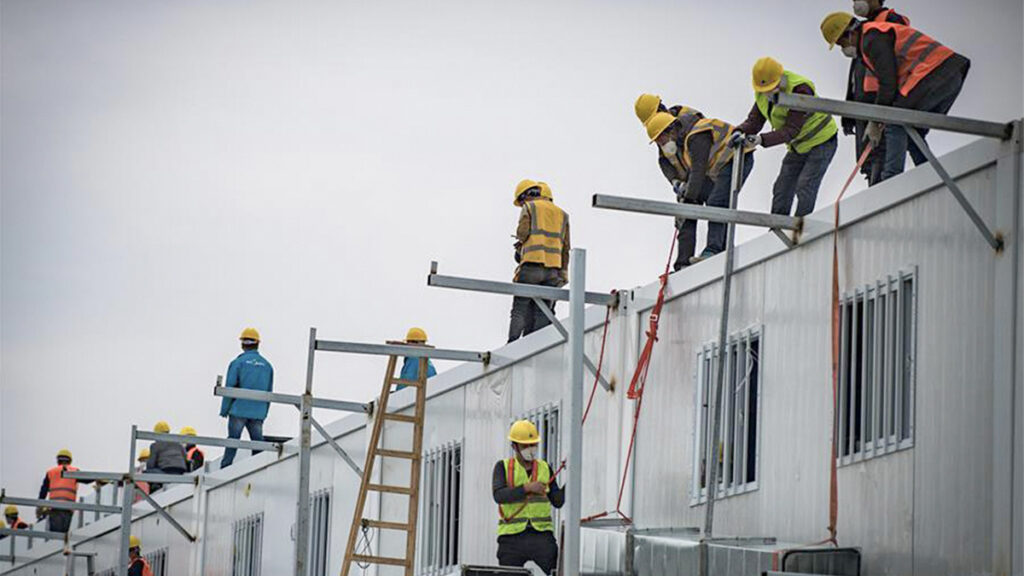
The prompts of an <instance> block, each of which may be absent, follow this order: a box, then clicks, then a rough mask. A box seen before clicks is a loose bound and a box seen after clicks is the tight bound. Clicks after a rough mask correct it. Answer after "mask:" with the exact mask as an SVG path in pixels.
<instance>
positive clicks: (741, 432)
mask: <svg viewBox="0 0 1024 576" xmlns="http://www.w3.org/2000/svg"><path fill="white" fill-rule="evenodd" d="M718 358H719V356H718V343H717V342H711V343H708V344H706V345H705V346H704V348H703V349H702V350H701V351H700V352H699V353H698V354H697V386H696V387H695V391H696V394H697V396H696V398H697V401H696V402H695V403H694V404H695V408H696V412H697V414H696V417H695V418H694V421H695V422H697V424H698V425H697V427H696V428H695V433H694V449H693V460H694V466H693V469H694V470H695V471H697V472H696V473H695V474H694V476H693V486H692V489H691V492H690V504H691V505H694V506H695V505H697V504H700V503H701V502H703V501H705V500H706V499H707V484H708V480H709V476H710V473H711V471H710V470H709V469H708V466H707V459H708V451H709V450H710V449H711V443H710V441H709V438H710V436H711V428H712V426H714V421H713V418H711V417H710V412H709V405H710V403H711V400H712V392H713V391H714V389H715V385H716V382H717V376H718ZM760 362H761V331H760V329H759V328H751V329H748V330H744V331H741V332H738V333H736V334H733V335H732V336H730V337H729V343H728V345H727V347H726V357H725V378H724V379H723V381H722V402H721V406H720V407H719V408H720V417H721V428H720V434H719V436H718V439H719V440H718V451H719V454H718V472H717V474H718V492H717V496H716V498H721V497H725V496H731V495H733V494H742V493H744V492H748V491H750V490H754V489H756V488H757V468H758V453H759V450H758V447H759V442H758V428H759V424H760V406H761V379H760Z"/></svg>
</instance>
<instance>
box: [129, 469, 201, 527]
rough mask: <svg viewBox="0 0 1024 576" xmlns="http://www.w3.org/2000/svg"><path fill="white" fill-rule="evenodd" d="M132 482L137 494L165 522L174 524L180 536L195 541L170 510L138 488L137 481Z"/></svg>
mask: <svg viewBox="0 0 1024 576" xmlns="http://www.w3.org/2000/svg"><path fill="white" fill-rule="evenodd" d="M132 483H133V484H135V487H136V488H138V490H139V494H142V498H143V499H144V500H145V501H146V502H149V505H150V506H152V507H153V510H156V513H157V514H159V515H160V516H162V517H163V519H164V520H167V522H169V523H170V524H171V526H174V529H175V530H177V531H178V532H179V533H180V534H181V535H182V536H184V537H185V538H186V539H187V540H188V541H189V542H195V541H196V537H195V536H193V535H192V533H191V532H189V531H188V530H185V527H184V526H182V525H181V524H179V523H178V521H177V520H175V519H174V517H173V516H171V513H170V512H168V511H167V510H166V509H164V507H163V506H161V505H160V504H158V503H157V501H156V500H153V497H152V496H150V495H149V494H147V493H146V491H145V490H143V489H142V488H140V487H139V484H138V482H135V481H133V482H132Z"/></svg>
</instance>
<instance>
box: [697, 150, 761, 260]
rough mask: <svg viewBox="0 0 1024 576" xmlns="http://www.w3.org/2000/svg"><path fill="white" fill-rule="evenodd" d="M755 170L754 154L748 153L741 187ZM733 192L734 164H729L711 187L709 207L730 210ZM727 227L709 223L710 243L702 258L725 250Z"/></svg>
mask: <svg viewBox="0 0 1024 576" xmlns="http://www.w3.org/2000/svg"><path fill="white" fill-rule="evenodd" d="M753 168H754V153H753V152H747V154H746V156H744V158H743V177H742V178H741V179H740V186H741V187H742V186H743V183H744V182H746V181H747V176H750V171H751V170H752V169H753ZM730 190H732V162H729V163H728V164H726V165H725V167H724V168H722V171H721V172H719V173H718V177H717V178H715V180H714V184H712V186H711V193H710V194H708V201H707V205H708V206H714V207H715V208H729V191H730ZM725 231H726V225H725V224H724V223H723V222H708V241H707V246H705V248H704V251H703V252H701V256H705V257H707V256H713V255H715V254H718V253H719V252H721V251H722V250H725Z"/></svg>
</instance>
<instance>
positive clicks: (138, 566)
mask: <svg viewBox="0 0 1024 576" xmlns="http://www.w3.org/2000/svg"><path fill="white" fill-rule="evenodd" d="M128 576H153V569H152V568H151V567H150V566H149V561H148V560H146V559H145V558H143V557H142V541H141V540H139V537H138V536H134V535H133V536H131V537H130V538H129V539H128Z"/></svg>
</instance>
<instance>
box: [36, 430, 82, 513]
mask: <svg viewBox="0 0 1024 576" xmlns="http://www.w3.org/2000/svg"><path fill="white" fill-rule="evenodd" d="M65 470H67V471H69V472H77V471H78V468H75V467H74V466H72V465H71V451H70V450H68V449H67V448H64V449H62V450H60V451H58V452H57V465H56V466H54V467H53V468H50V469H49V470H47V471H46V476H44V477H43V485H42V487H40V488H39V499H40V500H47V499H49V500H56V501H62V502H75V501H76V500H78V480H75V479H73V478H64V477H63V476H62V475H61V474H62V473H63V472H64V471H65ZM74 514H75V512H74V511H73V510H61V509H57V508H52V509H49V508H48V509H47V510H46V511H45V512H43V511H39V512H37V514H36V515H37V517H43V516H46V517H47V526H48V527H49V530H50V531H51V532H62V533H65V532H67V531H68V530H70V529H71V517H72V516H74Z"/></svg>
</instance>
